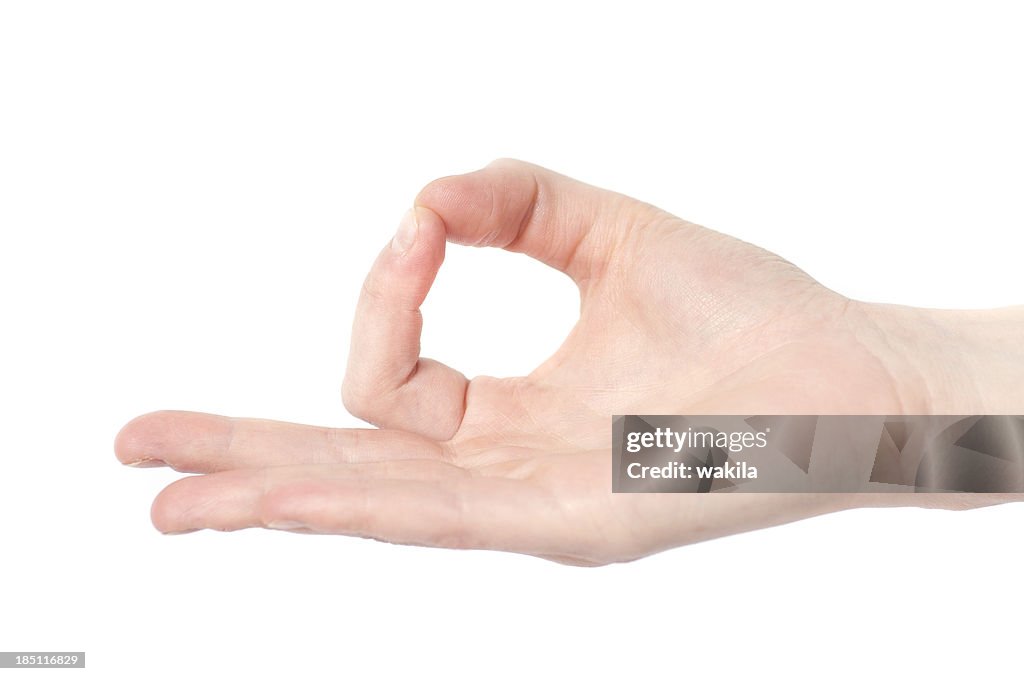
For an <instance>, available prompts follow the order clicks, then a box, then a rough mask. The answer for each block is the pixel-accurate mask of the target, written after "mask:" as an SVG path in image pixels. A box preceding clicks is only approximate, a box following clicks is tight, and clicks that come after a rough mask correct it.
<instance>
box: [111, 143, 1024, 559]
mask: <svg viewBox="0 0 1024 681" xmlns="http://www.w3.org/2000/svg"><path fill="white" fill-rule="evenodd" d="M446 240H447V241H451V242H454V243H461V244H470V245H474V246H494V247H500V248H505V249H507V250H511V251H516V252H522V253H526V254H527V255H529V256H532V257H534V258H536V259H538V260H540V261H542V262H544V263H546V264H548V265H550V266H552V267H555V268H557V269H559V270H561V271H563V272H565V273H566V274H567V275H568V276H569V277H571V278H572V279H573V281H575V282H576V284H577V286H578V288H579V293H580V318H579V321H578V322H577V324H576V326H575V327H574V328H573V330H572V332H571V333H570V334H569V336H568V338H567V339H566V340H565V342H564V343H563V345H562V347H561V348H560V349H559V350H558V351H557V352H556V353H555V354H554V355H553V356H552V357H551V358H549V359H548V360H547V361H545V362H544V363H543V364H541V365H540V366H539V367H537V368H536V369H535V370H534V371H533V372H531V373H530V374H529V375H528V376H521V377H515V378H500V379H499V378H492V377H488V376H480V377H476V378H474V379H472V380H467V379H466V378H465V377H464V376H463V375H462V374H460V373H459V372H457V371H456V370H454V369H452V368H450V367H447V366H445V365H442V364H440V363H438V362H435V361H433V360H429V359H425V358H421V357H420V356H419V353H420V342H419V341H420V330H421V327H422V317H421V315H420V312H419V307H420V305H421V303H422V302H423V300H424V298H425V296H426V295H427V292H428V290H429V289H430V286H431V284H432V282H433V280H434V277H435V275H436V273H437V271H438V268H439V267H440V266H441V262H442V260H443V258H444V249H445V242H446ZM1022 385H1024V307H1015V308H1006V309H1000V310H982V311H941V310H923V309H915V308H908V307H900V306H890V305H878V304H870V303H864V302H859V301H855V300H851V299H849V298H846V297H844V296H842V295H840V294H838V293H836V292H834V291H831V290H829V289H827V288H825V287H824V286H822V285H821V284H819V283H818V282H816V281H814V280H813V279H812V278H811V277H809V276H808V275H807V274H805V273H804V272H802V271H801V270H800V269H798V268H797V267H796V266H794V265H793V264H791V263H789V262H787V261H785V260H783V259H782V258H780V257H778V256H776V255H774V254H772V253H769V252H767V251H765V250H762V249H760V248H757V247H755V246H752V245H750V244H747V243H744V242H742V241H739V240H737V239H734V238H731V237H728V236H726V235H723V234H720V233H718V232H714V231H712V230H709V229H706V228H704V227H701V226H698V225H695V224H693V223H689V222H686V221H684V220H681V219H680V218H677V217H675V216H673V215H670V214H668V213H666V212H664V211H662V210H659V209H657V208H655V207H653V206H651V205H648V204H645V203H642V202H640V201H637V200H635V199H631V198H629V197H626V196H623V195H621V194H616V193H614V192H610V191H606V190H603V189H599V188H596V187H592V186H589V185H586V184H583V183H581V182H578V181H576V180H573V179H570V178H568V177H565V176H563V175H559V174H557V173H553V172H551V171H549V170H546V169H543V168H540V167H538V166H534V165H530V164H527V163H523V162H520V161H513V160H500V161H496V162H494V163H492V164H491V165H489V166H487V167H486V168H484V169H482V170H478V171H476V172H473V173H469V174H466V175H459V176H453V177H446V178H441V179H439V180H435V181H434V182H431V183H430V184H428V185H427V186H426V187H425V188H424V189H423V190H422V191H421V192H420V193H419V195H418V196H417V197H416V200H415V202H414V208H413V209H412V210H410V212H409V213H408V214H407V215H406V216H405V218H403V221H402V224H401V226H400V228H399V231H398V232H397V233H396V235H395V237H394V238H393V239H392V241H391V242H390V243H389V244H388V245H387V246H385V247H384V249H383V250H382V251H381V253H380V255H379V256H378V258H377V260H376V262H375V263H374V265H373V267H372V269H371V271H370V273H369V275H368V277H367V279H366V283H365V284H364V286H363V290H362V294H361V297H360V300H359V303H358V307H357V312H356V320H355V324H354V326H353V336H352V343H351V354H350V357H349V363H348V370H347V373H346V377H345V381H344V384H343V388H342V397H343V401H344V404H345V406H346V407H347V408H348V410H349V411H351V412H352V413H353V414H354V415H356V416H358V417H360V418H362V419H364V420H365V421H367V422H369V423H371V424H373V425H375V426H377V427H378V428H375V429H332V428H322V427H315V426H305V425H297V424H288V423H281V422H275V421H267V420H257V419H236V418H227V417H222V416H214V415H210V414H199V413H191V412H175V411H163V412H155V413H151V414H146V415H144V416H140V417H138V418H136V419H135V420H133V421H131V422H130V423H128V424H127V425H126V426H125V427H124V428H123V429H122V430H121V432H120V433H119V434H118V436H117V439H116V442H115V452H116V454H117V457H118V458H119V459H120V460H121V461H122V462H123V463H126V464H129V465H141V466H146V465H167V466H170V467H172V468H174V469H175V470H178V471H183V472H190V473H201V474H202V475H196V476H189V477H185V478H183V479H181V480H178V481H176V482H174V483H173V484H171V485H170V486H168V487H167V488H166V489H164V490H163V491H162V492H161V493H160V494H159V495H158V496H157V498H156V500H155V501H154V503H153V507H152V518H153V522H154V524H155V525H156V527H157V528H158V529H159V530H161V531H162V532H166V533H178V532H187V531H190V530H196V529H203V528H212V529H218V530H236V529H241V528H247V527H265V528H271V529H279V530H291V531H297V532H315V533H330V534H342V535H354V536H361V537H371V538H375V539H379V540H384V541H389V542H396V543H403V544H417V545H428V546H440V547H450V548H481V549H496V550H505V551H516V552H521V553H527V554H532V555H536V556H541V557H544V558H548V559H552V560H556V561H560V562H564V563H571V564H578V565H598V564H604V563H610V562H618V561H627V560H632V559H635V558H639V557H642V556H645V555H649V554H651V553H655V552H658V551H662V550H665V549H668V548H672V547H676V546H680V545H684V544H688V543H692V542H696V541H702V540H706V539H710V538H713V537H719V536H723V535H728V534H733V533H737V532H743V531H747V530H752V529H756V528H762V527H767V526H771V525H777V524H780V523H785V522H790V521H794V520H799V519H801V518H807V517H810V516H814V515H819V514H822V513H828V512H833V511H839V510H844V509H850V508H857V507H865V506H902V505H908V506H929V507H935V508H947V509H964V508H974V507H978V506H985V505H990V504H994V503H1000V502H1005V501H1015V500H1020V498H1021V497H1019V496H1017V495H987V494H916V495H915V494H767V493H757V494H754V493H747V494H740V493H734V494H612V492H611V472H612V471H611V468H612V466H611V448H610V443H611V415H612V414H687V413H690V414H892V415H896V414H997V413H1022V412H1024V389H1022V388H1021V386H1022Z"/></svg>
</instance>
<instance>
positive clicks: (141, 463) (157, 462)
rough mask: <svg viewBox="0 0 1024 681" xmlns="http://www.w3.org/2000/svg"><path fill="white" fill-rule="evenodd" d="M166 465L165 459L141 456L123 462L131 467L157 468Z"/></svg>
mask: <svg viewBox="0 0 1024 681" xmlns="http://www.w3.org/2000/svg"><path fill="white" fill-rule="evenodd" d="M166 465H167V462H166V461H163V460H162V459H157V458H154V457H148V458H142V459H139V460H138V461H129V462H128V463H126V464H125V466H131V467H132V468H158V467H160V466H166Z"/></svg>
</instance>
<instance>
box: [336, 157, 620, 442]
mask: <svg viewBox="0 0 1024 681" xmlns="http://www.w3.org/2000/svg"><path fill="white" fill-rule="evenodd" d="M609 197H618V195H615V194H612V193H611V192H605V191H603V190H600V189H598V188H596V187H592V186H589V185H586V184H583V183H581V182H577V181H576V180H572V179H570V178H568V177H566V176H563V175H559V174H558V173H554V172H552V171H550V170H546V169H544V168H541V167H539V166H535V165H532V164H528V163H524V162H521V161H514V160H500V161H496V162H494V163H492V164H490V165H489V166H487V167H486V168H483V169H481V170H478V171H475V172H472V173H468V174H465V175H455V176H450V177H444V178H441V179H438V180H434V181H433V182H431V183H429V184H428V185H427V186H426V187H424V188H423V190H422V191H421V192H420V193H419V195H418V196H417V197H416V201H415V203H414V206H413V208H411V209H410V210H409V212H408V213H406V215H405V216H404V217H403V219H402V222H401V224H400V226H399V229H398V231H397V232H396V234H395V236H394V238H393V239H392V240H391V242H390V243H389V244H388V245H387V246H386V247H385V248H384V249H383V250H382V251H381V253H380V255H379V256H378V257H377V260H376V261H375V262H374V264H373V267H372V268H371V270H370V272H369V274H368V275H367V277H366V281H365V283H364V284H363V289H362V292H361V294H360V298H359V302H358V305H357V308H356V318H355V322H354V324H353V330H352V342H351V348H350V353H349V362H348V368H347V371H346V375H345V382H344V385H343V388H342V396H343V398H344V402H345V406H346V408H347V409H348V410H349V411H350V412H352V414H354V415H355V416H358V417H359V418H362V419H364V420H366V421H369V422H371V423H373V424H375V425H377V426H380V427H382V428H398V429H402V430H406V431H409V432H414V433H418V434H420V435H424V436H427V437H430V438H433V439H436V440H442V441H443V440H447V439H450V438H451V437H452V436H453V435H454V434H455V432H456V431H457V430H458V427H459V424H460V423H461V421H462V417H463V415H464V412H465V395H466V389H467V386H468V380H467V379H466V377H465V376H463V375H462V374H461V373H459V372H458V371H456V370H455V369H452V368H451V367H448V366H446V365H443V364H441V363H439V362H436V361H434V360H430V359H426V358H421V357H420V333H421V331H422V326H423V318H422V315H421V314H420V312H419V307H420V305H421V304H422V303H423V300H424V299H425V298H426V295H427V292H428V291H429V290H430V286H431V285H432V284H433V281H434V278H435V276H436V275H437V272H438V269H439V268H440V266H441V262H442V261H443V260H444V248H445V242H446V241H451V242H453V243H458V244H465V245H472V246H492V247H498V248H503V249H506V250H510V251H515V252H520V253H525V254H526V255H529V256H531V257H533V258H535V259H537V260H540V261H541V262H543V263H545V264H547V265H550V266H551V267H554V268H556V269H559V270H561V271H562V272H565V273H566V274H568V275H569V276H570V277H572V278H573V280H574V281H576V282H577V284H582V282H584V281H585V280H587V279H588V278H590V277H591V276H592V275H593V273H594V272H595V271H598V270H599V269H600V268H602V266H603V260H604V259H605V258H606V257H607V254H608V241H607V238H608V235H606V234H601V233H599V232H598V231H597V230H598V227H597V225H599V224H600V221H599V218H600V216H601V213H602V212H603V211H604V210H605V209H606V208H607V206H606V205H605V204H606V203H607V202H608V201H610V200H611V199H610V198H609Z"/></svg>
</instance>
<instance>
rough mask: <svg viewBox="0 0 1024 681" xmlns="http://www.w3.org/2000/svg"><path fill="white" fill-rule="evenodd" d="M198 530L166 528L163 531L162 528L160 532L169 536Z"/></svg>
mask: <svg viewBox="0 0 1024 681" xmlns="http://www.w3.org/2000/svg"><path fill="white" fill-rule="evenodd" d="M198 531H199V530H194V529H193V530H168V531H167V532H164V531H163V530H161V531H160V534H162V535H164V536H168V537H169V536H173V535H178V534H192V533H193V532H198Z"/></svg>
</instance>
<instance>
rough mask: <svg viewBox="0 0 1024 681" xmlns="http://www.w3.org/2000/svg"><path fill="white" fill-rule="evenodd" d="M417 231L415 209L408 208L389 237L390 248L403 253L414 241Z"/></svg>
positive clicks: (418, 229) (418, 227) (418, 228)
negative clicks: (390, 237)
mask: <svg viewBox="0 0 1024 681" xmlns="http://www.w3.org/2000/svg"><path fill="white" fill-rule="evenodd" d="M419 231H420V226H419V224H417V222H416V209H415V208H410V209H409V210H407V211H406V212H405V215H403V216H402V221H401V222H400V223H398V231H397V232H395V236H394V238H393V239H391V248H393V249H395V250H396V251H398V252H399V253H405V252H406V251H408V250H409V249H410V248H412V245H413V244H414V243H416V233H417V232H419Z"/></svg>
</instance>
